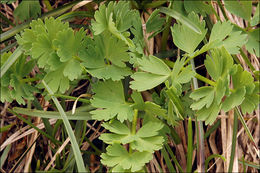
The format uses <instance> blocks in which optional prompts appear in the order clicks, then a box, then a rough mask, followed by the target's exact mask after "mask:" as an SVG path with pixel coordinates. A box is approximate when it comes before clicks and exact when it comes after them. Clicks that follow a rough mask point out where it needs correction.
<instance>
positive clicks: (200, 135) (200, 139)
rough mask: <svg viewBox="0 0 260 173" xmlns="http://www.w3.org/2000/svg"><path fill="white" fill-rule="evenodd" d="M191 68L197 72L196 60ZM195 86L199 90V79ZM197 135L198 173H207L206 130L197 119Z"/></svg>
mask: <svg viewBox="0 0 260 173" xmlns="http://www.w3.org/2000/svg"><path fill="white" fill-rule="evenodd" d="M191 66H192V70H193V71H195V72H196V70H195V64H194V60H193V59H191ZM193 86H194V89H198V81H197V78H193ZM196 135H197V143H198V145H197V152H198V154H197V166H198V169H199V170H198V171H200V172H205V154H204V130H203V123H202V122H201V121H198V120H197V118H196Z"/></svg>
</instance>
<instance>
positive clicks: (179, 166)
mask: <svg viewBox="0 0 260 173" xmlns="http://www.w3.org/2000/svg"><path fill="white" fill-rule="evenodd" d="M164 146H165V147H166V150H167V152H168V153H169V154H170V156H171V158H172V160H173V162H174V163H175V165H176V166H177V167H178V169H179V172H181V173H183V172H184V171H183V169H182V167H181V165H180V164H179V162H178V160H177V159H176V157H175V155H174V154H173V152H172V150H171V148H170V146H169V145H168V144H165V145H164Z"/></svg>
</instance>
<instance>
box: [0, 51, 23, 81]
mask: <svg viewBox="0 0 260 173" xmlns="http://www.w3.org/2000/svg"><path fill="white" fill-rule="evenodd" d="M22 53H23V51H22V49H21V48H20V47H18V48H17V49H16V50H15V51H14V53H13V54H12V55H11V56H10V57H9V58H8V59H7V61H6V62H5V63H4V64H3V66H2V67H1V73H0V78H2V77H3V75H4V74H5V72H7V70H8V69H9V68H10V67H11V66H12V65H13V63H14V62H15V61H16V60H17V59H18V58H19V57H20V56H21V55H22Z"/></svg>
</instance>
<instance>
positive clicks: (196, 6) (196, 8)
mask: <svg viewBox="0 0 260 173" xmlns="http://www.w3.org/2000/svg"><path fill="white" fill-rule="evenodd" d="M184 7H185V10H186V11H187V12H188V13H191V12H195V13H199V14H201V15H202V16H206V15H207V14H212V13H213V12H212V7H211V4H206V3H205V2H203V1H196V0H195V1H190V0H185V1H184Z"/></svg>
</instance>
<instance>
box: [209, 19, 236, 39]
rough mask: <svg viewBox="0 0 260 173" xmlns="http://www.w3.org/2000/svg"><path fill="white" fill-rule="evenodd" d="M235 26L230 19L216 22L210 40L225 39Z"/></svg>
mask: <svg viewBox="0 0 260 173" xmlns="http://www.w3.org/2000/svg"><path fill="white" fill-rule="evenodd" d="M232 29H233V26H232V25H231V22H230V21H227V22H226V21H224V22H220V21H218V22H217V23H215V24H214V26H213V28H212V30H211V34H210V38H209V42H213V41H215V40H221V41H222V40H224V39H225V38H226V37H227V36H228V35H230V33H231V32H232Z"/></svg>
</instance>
